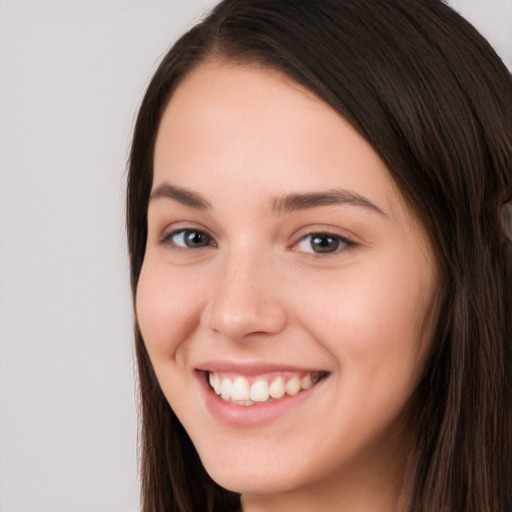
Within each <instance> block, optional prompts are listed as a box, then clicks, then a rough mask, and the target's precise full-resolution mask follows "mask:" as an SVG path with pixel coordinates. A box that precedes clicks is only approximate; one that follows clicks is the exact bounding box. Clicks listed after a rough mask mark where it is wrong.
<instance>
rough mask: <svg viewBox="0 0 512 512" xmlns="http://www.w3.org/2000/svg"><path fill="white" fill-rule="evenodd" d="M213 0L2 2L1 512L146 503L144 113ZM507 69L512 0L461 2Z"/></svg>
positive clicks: (100, 509)
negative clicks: (129, 202) (165, 59)
mask: <svg viewBox="0 0 512 512" xmlns="http://www.w3.org/2000/svg"><path fill="white" fill-rule="evenodd" d="M214 3H215V2H214V1H213V0H84V1H73V2H72V1H69V0H0V341H1V344H0V512H135V511H137V510H138V507H139V487H138V482H137V441H136V440H137V414H136V408H137V406H136V392H135V390H136V387H135V364H134V355H133V349H132V323H133V320H132V307H131V302H130V291H129V286H128V280H129V278H128V266H127V254H126V249H125V245H126V243H125V234H124V182H125V172H126V170H125V168H126V158H127V154H128V148H129V142H130V133H131V130H132V127H133V120H134V116H135V113H136V110H137V107H138V105H139V102H140V100H141V96H142V94H143V91H144V88H145V86H146V85H147V83H148V80H149V77H150V76H151V73H152V72H153V71H154V70H155V68H156V65H157V63H158V61H159V59H160V57H161V56H162V55H163V53H164V52H165V50H166V49H167V48H168V47H169V45H170V44H171V43H172V42H173V40H174V39H175V38H176V37H177V35H178V34H180V33H181V32H182V31H184V30H185V29H186V28H188V27H190V26H192V24H193V22H194V21H197V20H198V19H199V18H200V16H201V15H202V14H203V13H204V12H205V11H206V9H207V8H208V7H211V6H212V5H213V4H214ZM451 3H452V5H454V6H455V7H456V8H457V9H458V10H460V11H461V12H462V13H463V14H464V15H465V16H466V17H467V18H468V19H469V20H470V21H471V22H472V23H473V24H475V25H476V26H477V27H478V28H479V29H480V30H481V31H482V32H483V33H484V35H486V36H487V37H488V39H489V40H490V42H491V43H492V44H493V45H494V46H495V48H496V49H497V50H498V52H499V53H500V54H501V55H502V57H503V59H504V60H505V62H506V63H507V65H508V66H509V69H512V0H457V1H455V0H453V2H451Z"/></svg>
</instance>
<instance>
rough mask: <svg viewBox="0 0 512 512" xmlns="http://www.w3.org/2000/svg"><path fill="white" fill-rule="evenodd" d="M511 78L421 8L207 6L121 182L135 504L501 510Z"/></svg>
mask: <svg viewBox="0 0 512 512" xmlns="http://www.w3.org/2000/svg"><path fill="white" fill-rule="evenodd" d="M511 133H512V82H511V79H510V75H509V73H508V72H507V69H506V68H505V66H504V65H503V63H502V62H501V61H500V59H499V58H498V57H497V56H496V54H495V53H494V51H493V50H492V48H491V47H490V46H489V44H488V43H487V42H486V41H485V40H484V39H483V38H482V37H481V36H480V35H479V34H478V33H477V32H476V31H475V30H474V29H473V28H472V27H471V26H470V25H469V24H468V23H467V22H465V21H464V20H463V19H462V18H461V17H460V16H458V15H457V14H456V13H455V12H454V11H453V10H451V9H450V8H449V7H447V6H446V5H444V4H443V3H442V2H440V1H437V0H387V1H386V2H380V1H379V2H375V1H368V0H339V1H336V0H323V1H318V2H310V1H309V0H293V1H292V0H289V1H286V0H225V1H223V2H221V3H220V4H219V5H218V6H217V7H216V8H215V9H214V10H213V12H212V13H211V14H210V15H209V16H208V17H207V18H206V19H205V20H204V21H203V22H201V23H200V24H199V25H197V26H196V27H194V28H193V29H192V30H190V31H189V32H188V33H187V34H185V35H184V36H183V37H182V38H181V39H180V40H179V41H178V42H177V43H176V44H175V45H174V47H173V48H172V49H171V50H170V52H169V53H168V54H167V55H166V56H165V58H164V60H163V61H162V63H161V65H160V67H159V69H158V70H157V72H156V74H155V76H154V77H153V80H152V81H151V83H150V85H149V87H148V91H147V93H146V96H145V98H144V100H143V102H142V105H141V108H140V112H139V116H138V119H137V123H136V127H135V133H134V138H133V146H132V153H131V159H130V171H129V185H128V236H129V248H130V254H131V277H132V287H133V292H134V301H135V306H136V317H137V325H136V348H137V357H138V364H139V373H140V392H141V412H142V438H141V443H142V453H141V457H142V469H141V476H142V493H143V511H144V512H157V511H158V512H163V511H170V510H176V511H183V512H185V511H186V512H190V511H216V512H219V511H220V512H222V511H239V510H243V511H244V512H256V511H258V512H260V511H271V510H272V511H273V510H279V511H294V512H307V511H317V510H321V511H323V512H328V511H336V512H343V511H350V512H363V511H364V512H369V511H375V512H386V511H389V512H391V511H397V510H399V511H402V512H423V511H424V512H427V511H429V512H432V511H436V512H441V511H443V512H483V511H487V512H507V511H508V512H509V511H510V510H512V467H511V466H512V443H511V441H512V440H511V433H512V400H511V394H512V382H511V380H512V379H511V375H512V372H510V367H511V362H512V357H511V329H512V327H511V318H512V315H511V294H510V290H511V277H512V252H511V251H512V249H511V243H510V240H509V238H510V225H509V224H507V222H505V220H504V219H505V217H506V215H507V212H509V209H508V208H509V204H510V203H508V202H509V201H510V199H511V198H512V176H511V169H512V147H511Z"/></svg>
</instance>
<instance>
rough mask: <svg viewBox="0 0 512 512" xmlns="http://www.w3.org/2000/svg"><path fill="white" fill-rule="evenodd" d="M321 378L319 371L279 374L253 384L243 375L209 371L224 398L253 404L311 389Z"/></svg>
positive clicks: (217, 392) (215, 389) (212, 385)
mask: <svg viewBox="0 0 512 512" xmlns="http://www.w3.org/2000/svg"><path fill="white" fill-rule="evenodd" d="M319 379H320V374H319V373H313V374H312V373H308V374H306V375H304V376H301V377H299V376H297V375H295V376H292V377H284V376H282V375H279V376H277V377H273V378H272V380H270V382H269V380H266V379H263V378H260V379H257V380H255V381H254V382H253V383H252V384H250V383H249V381H248V380H247V379H246V378H245V377H242V376H237V377H234V378H230V377H226V376H222V375H219V374H218V373H217V372H209V381H210V385H211V387H212V388H213V389H214V391H215V393H216V394H217V395H219V396H220V397H221V398H222V399H223V400H225V401H227V402H229V401H232V402H237V403H239V404H243V405H252V404H253V403H255V402H266V401H270V400H274V399H278V398H282V397H283V396H284V395H285V394H287V395H290V396H293V395H296V394H297V393H298V392H299V391H301V390H303V389H309V388H310V387H311V386H313V384H315V383H316V382H318V380H319Z"/></svg>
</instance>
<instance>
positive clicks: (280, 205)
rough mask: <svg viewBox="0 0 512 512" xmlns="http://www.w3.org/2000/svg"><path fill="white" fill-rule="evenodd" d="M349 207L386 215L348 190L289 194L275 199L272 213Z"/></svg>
mask: <svg viewBox="0 0 512 512" xmlns="http://www.w3.org/2000/svg"><path fill="white" fill-rule="evenodd" d="M331 205H349V206H358V207H361V208H367V209H369V210H372V211H374V212H376V213H379V214H380V215H383V216H384V217H387V215H386V214H385V213H384V212H383V211H382V210H381V209H380V208H379V207H378V206H376V205H375V204H373V203H372V202H371V201H369V200H368V199H366V198H365V197H363V196H361V195H359V194H356V193H355V192H352V191H350V190H327V191H325V192H311V193H305V194H290V195H286V196H283V197H277V198H276V199H274V201H273V205H272V211H273V212H274V213H275V214H277V215H280V214H283V213H288V212H292V211H296V210H306V209H308V208H315V207H317V206H331Z"/></svg>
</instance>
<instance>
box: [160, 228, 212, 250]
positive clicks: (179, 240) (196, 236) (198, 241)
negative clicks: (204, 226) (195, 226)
mask: <svg viewBox="0 0 512 512" xmlns="http://www.w3.org/2000/svg"><path fill="white" fill-rule="evenodd" d="M166 239H167V241H169V242H171V243H173V244H174V245H177V246H178V247H183V248H185V249H201V248H202V247H208V246H209V245H213V240H212V238H211V237H210V236H208V235H207V234H206V233H203V232H202V231H195V230H191V229H182V230H180V231H175V232H174V233H171V235H169V236H168V237H166Z"/></svg>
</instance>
